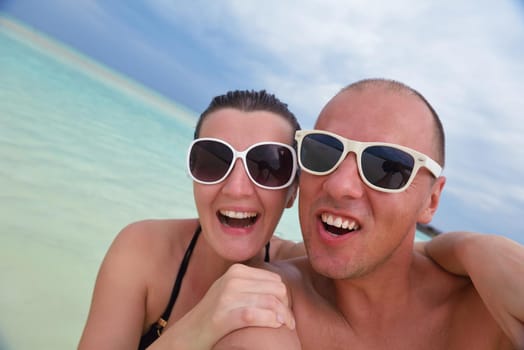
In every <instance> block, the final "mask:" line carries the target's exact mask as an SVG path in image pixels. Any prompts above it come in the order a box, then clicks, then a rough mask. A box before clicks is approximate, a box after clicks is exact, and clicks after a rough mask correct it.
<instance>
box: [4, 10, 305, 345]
mask: <svg viewBox="0 0 524 350" xmlns="http://www.w3.org/2000/svg"><path fill="white" fill-rule="evenodd" d="M210 98H211V96H210ZM196 117H197V113H194V112H192V111H190V110H188V109H185V108H183V107H182V106H179V105H177V104H174V103H172V102H169V101H166V100H165V99H163V98H162V97H160V96H157V95H155V94H154V93H153V92H151V91H149V90H147V89H145V88H144V87H141V86H139V85H137V84H135V83H133V82H131V81H129V80H126V79H125V78H123V77H121V76H119V75H118V74H116V73H115V72H111V71H109V70H108V69H107V68H104V67H101V66H99V65H98V64H96V63H94V62H92V61H90V60H89V59H87V58H86V57H83V56H81V55H79V54H78V53H75V52H73V51H71V50H70V49H68V48H65V47H64V46H62V45H60V44H58V43H56V42H54V41H52V40H50V39H49V38H46V37H45V36H43V35H42V34H40V33H36V32H34V31H30V30H28V29H27V28H25V27H22V26H20V25H19V24H16V23H13V22H12V21H7V20H6V19H5V18H1V17H0V164H1V166H0V206H1V210H0V236H1V244H0V276H1V281H2V282H1V287H0V349H37V348H38V349H73V348H76V345H77V342H78V339H79V337H80V334H81V331H82V327H83V324H84V322H85V318H86V315H87V311H88V307H89V303H90V298H91V292H92V288H93V285H94V280H95V277H96V273H97V270H98V267H99V265H100V263H101V260H102V258H103V256H104V254H105V252H106V250H107V248H108V247H109V244H110V243H111V242H112V240H113V238H114V236H115V235H116V234H117V233H118V231H119V230H120V229H122V228H123V227H124V226H125V225H126V224H128V223H130V222H132V221H136V220H141V219H145V218H167V217H180V218H181V217H195V216H196V210H195V208H194V205H193V197H192V182H191V180H190V178H189V177H188V176H187V174H186V171H185V163H184V162H185V156H186V148H187V146H188V145H189V143H190V141H191V138H192V130H193V127H194V124H195V122H196ZM288 211H289V210H288ZM296 215H297V214H296V211H295V209H291V210H290V212H289V213H287V214H285V217H284V218H283V221H282V222H281V224H280V226H279V228H278V230H277V232H278V233H279V234H281V235H282V236H284V237H287V238H292V239H299V237H300V233H299V229H298V221H297V219H296ZM284 233H288V234H289V233H292V234H294V236H286V235H284Z"/></svg>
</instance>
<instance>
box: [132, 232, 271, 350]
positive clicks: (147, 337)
mask: <svg viewBox="0 0 524 350" xmlns="http://www.w3.org/2000/svg"><path fill="white" fill-rule="evenodd" d="M200 232H202V228H201V227H200V225H198V227H197V229H196V230H195V233H194V234H193V238H192V239H191V242H189V245H188V246H187V249H186V252H185V254H184V258H183V259H182V263H181V264H180V268H179V269H178V274H177V276H176V280H175V284H174V285H173V290H172V291H171V298H170V299H169V303H168V304H167V307H166V308H165V310H164V313H163V314H162V316H161V317H160V318H159V319H158V321H156V322H155V323H154V324H153V325H151V327H150V328H149V330H148V331H147V332H146V333H145V334H144V335H143V336H142V337H141V338H140V343H139V345H138V350H144V349H146V348H147V347H148V346H149V345H151V344H152V343H153V342H154V341H155V340H157V339H158V338H159V337H160V335H161V334H162V331H163V329H164V328H165V327H166V325H167V320H168V319H169V316H170V315H171V311H172V310H173V306H174V305H175V302H176V299H177V298H178V294H179V293H180V288H181V287H182V280H183V279H184V276H185V274H186V271H187V266H188V265H189V260H190V259H191V254H193V249H194V248H195V245H196V242H197V240H198V236H199V235H200ZM269 248H270V247H269V242H268V243H267V244H266V252H265V256H264V261H265V262H269Z"/></svg>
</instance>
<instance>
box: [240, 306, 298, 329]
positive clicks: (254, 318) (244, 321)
mask: <svg viewBox="0 0 524 350" xmlns="http://www.w3.org/2000/svg"><path fill="white" fill-rule="evenodd" d="M231 316H232V317H233V319H235V320H238V324H237V327H236V329H238V328H243V327H252V326H256V327H271V328H278V327H281V326H282V325H286V326H287V327H288V328H289V329H294V328H295V319H294V317H293V314H292V313H291V311H290V310H289V309H287V310H281V311H279V312H276V311H275V310H272V309H265V308H258V307H243V308H238V309H235V310H232V315H231Z"/></svg>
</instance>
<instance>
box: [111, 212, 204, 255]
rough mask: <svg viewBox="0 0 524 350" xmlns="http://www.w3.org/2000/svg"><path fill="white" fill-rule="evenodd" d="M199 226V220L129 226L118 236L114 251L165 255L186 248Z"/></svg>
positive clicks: (168, 220) (165, 221) (163, 220)
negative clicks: (182, 247) (179, 248)
mask: <svg viewBox="0 0 524 350" xmlns="http://www.w3.org/2000/svg"><path fill="white" fill-rule="evenodd" d="M197 226H198V220H197V219H149V220H141V221H136V222H133V223H130V224H128V225H127V226H125V227H124V228H123V229H122V230H121V231H120V232H119V233H118V235H117V236H116V238H115V240H114V241H113V244H112V246H111V249H112V250H124V251H127V252H130V253H132V254H137V255H138V256H140V255H142V254H144V255H149V256H151V255H150V254H151V253H154V254H155V255H157V256H158V254H162V252H164V253H165V254H167V253H169V252H172V251H173V250H178V247H181V246H184V245H185V243H186V242H187V240H188V239H190V238H188V237H190V236H192V235H193V232H194V230H195V229H196V227H197Z"/></svg>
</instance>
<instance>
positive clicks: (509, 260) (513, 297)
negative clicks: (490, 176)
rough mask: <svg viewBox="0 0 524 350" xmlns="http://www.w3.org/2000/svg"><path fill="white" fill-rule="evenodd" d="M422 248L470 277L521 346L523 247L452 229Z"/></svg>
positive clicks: (500, 238) (523, 336)
mask: <svg viewBox="0 0 524 350" xmlns="http://www.w3.org/2000/svg"><path fill="white" fill-rule="evenodd" d="M425 249H426V253H427V255H428V256H429V257H430V258H432V259H433V260H435V261H436V262H437V263H438V264H440V265H441V266H442V267H443V268H444V269H446V270H448V271H449V272H451V273H454V274H458V275H464V276H469V278H470V279H471V281H472V283H473V285H474V286H475V288H476V290H477V292H478V293H479V295H480V297H481V298H482V300H483V302H484V304H485V305H486V307H487V308H488V310H489V311H490V312H491V314H492V315H493V318H494V319H495V320H496V321H497V322H498V324H499V326H500V327H501V329H502V330H503V331H504V332H505V333H506V335H507V336H508V337H510V339H511V340H512V342H513V343H514V344H515V345H516V346H517V348H519V349H521V348H524V246H523V245H521V244H519V243H517V242H515V241H512V240H510V239H508V238H505V237H503V236H497V235H487V234H476V233H469V232H452V233H446V234H443V235H440V236H437V237H435V238H434V239H432V240H431V241H430V242H428V243H427V244H426V246H425Z"/></svg>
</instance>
